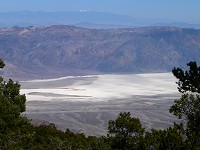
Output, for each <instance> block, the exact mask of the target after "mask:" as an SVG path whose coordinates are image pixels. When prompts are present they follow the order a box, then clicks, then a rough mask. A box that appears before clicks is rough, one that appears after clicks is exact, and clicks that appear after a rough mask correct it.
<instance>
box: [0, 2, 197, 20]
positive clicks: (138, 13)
mask: <svg viewBox="0 0 200 150" xmlns="http://www.w3.org/2000/svg"><path fill="white" fill-rule="evenodd" d="M80 10H88V11H97V12H109V13H115V14H122V15H128V16H132V17H135V18H138V19H140V18H141V19H160V20H170V21H179V22H180V21H182V22H188V23H200V0H0V12H9V11H48V12H49V11H50V12H52V11H80Z"/></svg>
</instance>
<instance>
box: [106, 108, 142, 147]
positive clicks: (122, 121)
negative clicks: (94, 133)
mask: <svg viewBox="0 0 200 150" xmlns="http://www.w3.org/2000/svg"><path fill="white" fill-rule="evenodd" d="M108 133H109V137H110V138H111V139H112V148H119V149H125V148H128V147H130V146H131V147H132V146H134V145H137V143H138V142H139V139H140V138H142V136H143V133H144V128H142V124H141V122H140V119H138V118H134V117H131V113H130V112H123V113H120V114H119V116H118V118H117V119H116V120H110V121H109V123H108Z"/></svg>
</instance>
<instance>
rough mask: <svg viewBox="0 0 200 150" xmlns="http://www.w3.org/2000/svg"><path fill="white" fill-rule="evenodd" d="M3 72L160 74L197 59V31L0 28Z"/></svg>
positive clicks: (199, 55) (199, 43) (199, 36)
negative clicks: (3, 62) (5, 65)
mask: <svg viewBox="0 0 200 150" xmlns="http://www.w3.org/2000/svg"><path fill="white" fill-rule="evenodd" d="M0 56H1V58H2V59H4V60H5V61H6V63H7V68H5V71H4V74H6V75H8V76H14V77H18V78H25V77H26V78H41V77H44V75H45V77H50V76H62V75H65V74H87V73H95V72H103V73H125V72H129V73H130V72H165V71H171V69H172V68H173V67H174V66H180V67H182V66H185V64H186V63H187V62H189V61H191V60H192V61H197V62H198V63H200V30H197V29H184V28H176V27H146V28H127V29H107V30H106V29H99V30H97V29H87V28H78V27H74V26H64V25H56V26H47V27H44V26H43V27H35V26H31V27H11V28H0Z"/></svg>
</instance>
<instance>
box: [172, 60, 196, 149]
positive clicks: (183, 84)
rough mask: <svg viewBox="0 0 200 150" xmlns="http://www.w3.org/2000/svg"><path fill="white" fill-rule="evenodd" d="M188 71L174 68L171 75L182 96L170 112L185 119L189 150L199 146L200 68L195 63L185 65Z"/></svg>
mask: <svg viewBox="0 0 200 150" xmlns="http://www.w3.org/2000/svg"><path fill="white" fill-rule="evenodd" d="M187 65H188V66H189V71H183V70H182V69H181V68H174V69H173V71H172V72H173V74H174V76H176V77H177V79H178V80H179V81H178V82H177V84H178V89H179V91H180V92H181V93H183V94H182V96H181V98H180V99H178V100H175V101H174V104H173V105H172V106H171V108H170V112H171V113H173V114H174V115H176V116H178V117H179V118H184V119H186V122H187V124H186V135H187V142H188V143H190V145H191V149H194V148H196V147H199V145H200V67H198V66H197V64H196V62H190V63H188V64H187Z"/></svg>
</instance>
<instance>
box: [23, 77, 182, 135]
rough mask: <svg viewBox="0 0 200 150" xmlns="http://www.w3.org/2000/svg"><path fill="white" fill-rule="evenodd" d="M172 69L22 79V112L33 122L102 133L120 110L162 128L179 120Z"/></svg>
mask: <svg viewBox="0 0 200 150" xmlns="http://www.w3.org/2000/svg"><path fill="white" fill-rule="evenodd" d="M175 82H176V79H175V78H174V77H173V75H172V74H171V73H149V74H101V75H87V76H67V77H62V78H54V79H46V80H45V79H43V80H29V81H20V84H21V85H22V89H21V93H22V94H26V97H27V104H26V105H27V109H26V112H25V113H24V114H25V115H26V116H27V117H28V118H30V119H33V123H35V124H38V123H45V122H46V123H50V122H52V123H55V124H56V126H57V127H58V128H59V129H62V130H65V129H67V128H69V129H70V130H71V131H74V132H76V133H77V132H78V133H79V132H81V133H85V134H86V135H96V136H100V135H106V134H107V124H108V121H109V120H111V119H115V118H116V117H117V115H118V114H119V113H120V112H123V111H126V112H128V111H129V112H131V113H132V115H133V116H135V117H139V118H140V119H141V121H142V123H143V125H144V126H145V127H146V128H147V130H150V129H151V128H157V129H163V128H166V127H168V126H170V125H173V122H174V121H179V120H177V119H176V118H175V117H174V116H173V115H172V114H170V113H169V111H168V110H169V107H170V106H171V105H172V103H173V101H174V100H175V99H178V98H179V96H180V95H179V93H178V91H177V85H176V84H175Z"/></svg>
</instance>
